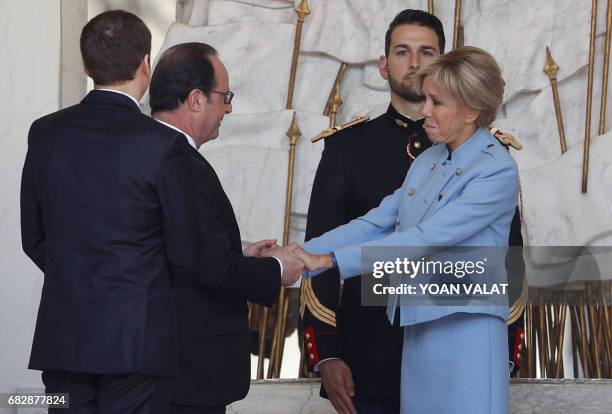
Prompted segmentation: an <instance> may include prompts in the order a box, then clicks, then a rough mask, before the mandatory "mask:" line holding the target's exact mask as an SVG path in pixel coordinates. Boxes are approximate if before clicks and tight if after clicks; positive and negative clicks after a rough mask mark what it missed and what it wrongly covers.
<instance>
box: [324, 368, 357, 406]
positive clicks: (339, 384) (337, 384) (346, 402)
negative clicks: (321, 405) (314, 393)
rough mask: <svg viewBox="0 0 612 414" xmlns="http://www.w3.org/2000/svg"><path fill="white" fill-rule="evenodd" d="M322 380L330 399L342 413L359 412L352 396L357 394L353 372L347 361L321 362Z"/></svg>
mask: <svg viewBox="0 0 612 414" xmlns="http://www.w3.org/2000/svg"><path fill="white" fill-rule="evenodd" d="M320 370H321V382H322V383H323V387H324V388H325V392H327V396H328V397H329V401H330V402H331V403H332V405H333V406H334V408H335V409H336V411H337V412H338V413H340V414H357V410H355V406H354V405H353V400H352V397H354V396H355V385H354V384H353V374H352V372H351V369H350V368H349V366H348V365H346V363H345V362H344V361H342V360H340V359H332V360H330V361H325V362H323V363H321V366H320Z"/></svg>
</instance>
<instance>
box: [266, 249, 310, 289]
mask: <svg viewBox="0 0 612 414" xmlns="http://www.w3.org/2000/svg"><path fill="white" fill-rule="evenodd" d="M298 248H299V245H298V244H295V243H292V244H289V245H287V246H284V247H278V246H276V247H273V248H271V249H267V250H263V251H262V257H268V256H274V257H276V258H278V259H279V260H280V261H281V262H282V264H283V274H282V275H281V285H282V286H291V285H293V284H294V283H295V282H296V281H297V280H298V279H299V278H300V276H301V275H302V273H303V272H304V262H303V261H302V259H301V258H300V257H299V256H298V255H296V254H295V250H296V249H298Z"/></svg>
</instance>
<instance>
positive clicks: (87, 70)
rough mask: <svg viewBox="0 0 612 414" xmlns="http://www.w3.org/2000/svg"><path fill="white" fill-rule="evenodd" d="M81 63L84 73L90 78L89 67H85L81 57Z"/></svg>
mask: <svg viewBox="0 0 612 414" xmlns="http://www.w3.org/2000/svg"><path fill="white" fill-rule="evenodd" d="M81 65H83V71H84V72H85V74H86V75H87V76H88V77H90V78H91V72H90V70H89V69H87V66H85V61H84V60H83V59H81Z"/></svg>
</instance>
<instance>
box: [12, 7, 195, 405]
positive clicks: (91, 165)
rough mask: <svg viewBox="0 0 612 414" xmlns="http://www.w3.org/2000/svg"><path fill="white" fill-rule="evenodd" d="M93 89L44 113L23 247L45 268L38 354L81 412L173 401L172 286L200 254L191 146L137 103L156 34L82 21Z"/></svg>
mask: <svg viewBox="0 0 612 414" xmlns="http://www.w3.org/2000/svg"><path fill="white" fill-rule="evenodd" d="M80 41H81V53H82V55H83V62H84V66H85V70H86V72H87V74H88V75H89V76H90V77H91V78H92V79H93V81H94V85H95V90H93V91H91V92H90V93H89V94H88V95H87V96H86V97H85V98H84V99H83V101H82V102H81V103H79V104H77V105H75V106H72V107H70V108H67V109H64V110H62V111H59V112H56V113H53V114H51V115H48V116H45V117H43V118H41V119H38V120H36V121H35V122H34V123H33V124H32V127H31V129H30V133H29V137H28V152H27V156H26V160H25V164H24V168H23V176H22V186H21V229H22V242H23V249H24V251H25V252H26V254H27V255H28V256H29V257H30V258H31V259H32V260H33V261H34V263H35V264H36V265H37V266H38V267H39V268H40V269H41V270H42V271H43V272H44V286H43V291H42V297H41V302H40V308H39V312H38V319H37V322H36V331H35V333H34V340H33V345H32V353H31V357H30V365H29V367H30V368H31V369H37V370H42V371H43V373H42V379H43V382H44V383H45V387H46V392H52V393H58V392H62V393H69V398H70V408H69V409H67V410H62V411H61V412H67V413H70V412H74V413H98V412H103V413H122V414H124V413H158V412H159V413H162V412H166V410H167V406H168V401H169V395H170V385H171V384H170V381H169V380H168V378H170V377H173V376H175V375H176V374H177V347H176V329H175V315H174V309H173V301H172V291H171V285H172V284H177V285H178V284H179V283H180V282H181V280H183V279H184V278H186V277H187V276H188V275H190V274H191V272H192V271H193V268H194V265H195V253H194V247H195V246H196V242H197V240H196V233H195V232H194V230H193V229H194V228H195V226H196V220H195V219H196V211H195V209H194V205H195V204H194V181H193V176H192V171H191V169H190V168H188V164H189V162H190V161H189V151H190V148H189V145H187V143H186V142H185V139H184V137H183V136H182V134H179V133H177V132H176V131H172V130H170V129H168V128H166V127H164V126H163V125H160V124H159V123H158V122H155V121H154V120H152V119H151V118H149V117H148V116H146V115H144V114H142V113H141V112H140V107H139V104H138V100H139V99H140V98H141V97H142V95H143V94H144V92H145V90H146V89H147V87H148V84H149V79H150V66H149V53H150V50H151V33H150V32H149V30H148V29H147V27H146V26H145V25H144V23H143V22H142V21H141V20H140V19H139V18H138V17H136V16H134V15H133V14H131V13H127V12H124V11H121V10H114V11H109V12H105V13H102V14H100V15H98V16H96V17H94V18H93V19H92V20H91V21H90V22H89V23H87V25H86V26H85V27H84V28H83V32H82V34H81V39H80Z"/></svg>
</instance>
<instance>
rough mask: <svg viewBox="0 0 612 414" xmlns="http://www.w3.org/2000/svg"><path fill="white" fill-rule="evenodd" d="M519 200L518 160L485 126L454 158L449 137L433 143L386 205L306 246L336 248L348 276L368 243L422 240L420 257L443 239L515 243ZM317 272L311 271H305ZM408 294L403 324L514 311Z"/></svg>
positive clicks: (320, 250) (357, 269)
mask: <svg viewBox="0 0 612 414" xmlns="http://www.w3.org/2000/svg"><path fill="white" fill-rule="evenodd" d="M517 201H518V171H517V167H516V164H515V162H514V160H513V159H512V158H511V157H510V155H509V154H508V152H507V151H506V149H505V148H504V147H503V146H502V145H501V144H500V143H499V142H498V141H497V140H496V139H495V138H494V137H493V136H491V135H490V134H489V133H488V132H487V131H486V130H484V129H482V128H479V129H477V130H476V132H475V133H474V135H473V136H472V137H470V138H469V139H468V140H467V141H466V142H465V143H464V144H462V145H461V146H460V147H459V148H457V149H455V150H454V151H453V152H452V157H451V159H449V152H448V149H447V147H446V145H434V146H432V147H431V148H429V149H427V150H426V151H425V152H423V153H422V154H421V155H420V156H419V157H417V159H416V160H415V161H414V163H413V165H412V166H411V167H410V170H409V171H408V174H407V175H406V179H405V180H404V183H403V184H402V186H401V187H400V188H398V189H397V190H396V191H395V192H394V193H393V194H391V195H389V196H387V197H385V198H384V199H383V201H382V202H381V203H380V205H379V206H378V207H376V208H374V209H372V210H370V211H369V212H368V213H367V214H365V215H364V216H362V217H359V218H357V219H355V220H352V221H350V222H349V223H347V224H345V225H342V226H339V227H337V228H335V229H334V230H331V231H329V232H327V233H325V234H323V235H322V236H320V237H317V238H314V239H311V240H310V241H308V242H307V243H305V244H304V249H305V250H306V251H307V252H309V253H312V254H325V253H329V252H331V251H333V252H334V254H335V256H336V260H337V263H338V268H339V271H340V276H341V277H342V278H343V279H346V278H349V277H354V276H357V275H359V274H361V273H362V272H363V269H362V254H361V252H362V248H363V247H371V246H415V247H420V251H419V252H418V253H419V254H418V255H417V254H415V260H416V259H417V258H418V257H422V256H427V255H430V254H433V253H435V251H436V246H443V247H445V246H507V245H508V235H509V231H510V222H511V221H512V217H513V215H514V211H515V209H516V205H517ZM417 250H418V249H417ZM316 274H318V272H310V273H308V274H307V275H305V277H313V276H316ZM404 296H405V295H404ZM404 296H403V297H402V302H401V305H402V306H401V307H400V315H401V325H402V326H406V325H412V324H415V323H421V322H426V321H430V320H434V319H438V318H440V317H443V316H446V315H449V314H452V313H456V312H470V313H472V312H474V313H487V314H492V315H495V316H499V317H500V318H502V319H507V312H508V310H507V306H506V307H500V306H467V307H466V306H431V307H430V306H409V305H408V304H405V303H404V301H403V299H404ZM397 300H398V297H397V296H395V297H391V298H390V301H389V309H388V314H389V318H390V320H391V322H393V315H394V313H395V307H396V306H397Z"/></svg>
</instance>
